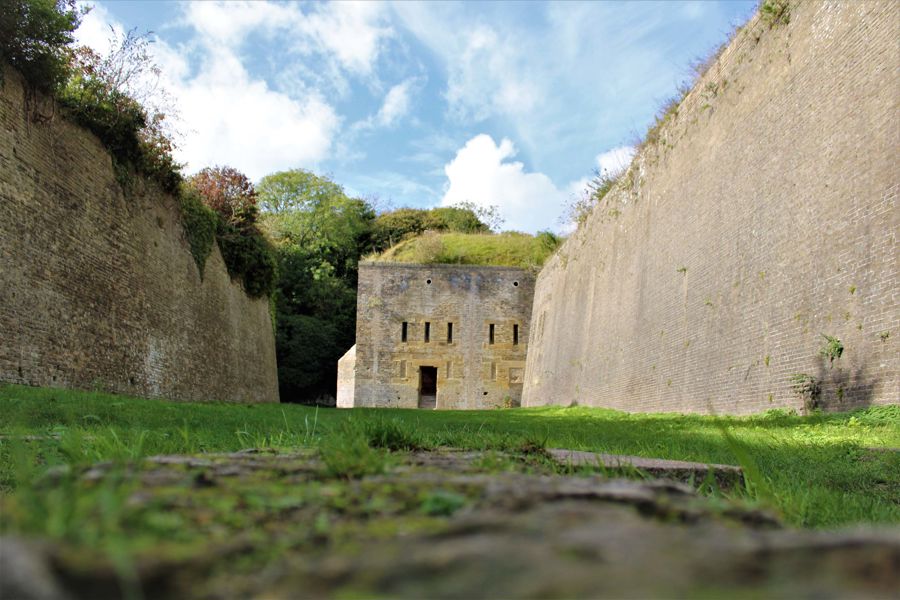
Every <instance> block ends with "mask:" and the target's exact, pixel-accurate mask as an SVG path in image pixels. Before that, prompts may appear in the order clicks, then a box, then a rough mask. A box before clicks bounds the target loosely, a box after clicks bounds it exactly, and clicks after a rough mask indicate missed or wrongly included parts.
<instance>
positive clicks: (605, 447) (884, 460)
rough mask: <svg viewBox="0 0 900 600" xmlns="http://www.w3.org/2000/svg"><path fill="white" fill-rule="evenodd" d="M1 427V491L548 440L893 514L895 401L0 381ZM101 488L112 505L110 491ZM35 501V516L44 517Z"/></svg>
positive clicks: (898, 469)
mask: <svg viewBox="0 0 900 600" xmlns="http://www.w3.org/2000/svg"><path fill="white" fill-rule="evenodd" d="M0 434H2V438H0V501H5V500H6V499H8V498H9V495H10V494H16V493H18V494H22V493H26V492H27V490H24V488H26V487H27V486H28V485H30V482H34V481H39V480H41V478H42V476H43V473H44V471H45V470H46V469H47V468H52V467H57V468H56V471H57V472H58V471H59V468H60V467H62V468H63V472H65V466H67V465H68V466H78V465H81V466H83V465H87V464H91V463H95V462H98V461H104V460H113V461H118V462H127V461H130V460H134V459H136V458H140V457H142V456H149V455H155V454H167V453H198V452H212V451H215V452H220V451H235V450H239V449H243V448H247V447H274V448H318V449H319V450H320V453H321V456H322V459H323V462H324V463H325V465H326V468H327V469H329V473H330V475H331V476H333V477H336V478H353V477H358V476H360V475H364V474H369V473H378V472H381V471H383V470H384V469H386V468H388V467H389V463H390V454H391V453H392V452H404V451H408V450H411V449H418V448H431V447H439V446H453V447H459V448H468V449H483V450H506V451H514V452H519V453H525V454H527V453H532V454H533V453H534V452H535V449H539V448H538V447H560V448H570V449H577V450H589V451H602V452H609V453H621V454H633V455H639V456H647V457H658V458H670V459H680V460H692V461H700V462H714V463H726V464H729V463H730V464H742V465H743V466H744V468H745V472H746V473H748V475H749V477H750V480H751V481H750V482H749V485H748V487H747V489H746V490H744V491H743V492H742V494H743V495H744V499H746V500H749V501H751V502H759V503H761V504H763V505H765V506H768V507H770V508H773V509H774V510H776V511H777V512H779V513H780V514H781V515H782V517H783V518H784V519H785V520H786V521H787V522H789V523H791V524H794V525H798V526H804V527H833V526H839V525H848V524H854V523H866V522H868V523H900V453H898V452H896V451H892V450H886V451H885V450H873V448H875V449H877V448H898V447H900V407H898V406H886V407H876V408H870V409H866V410H862V411H857V412H854V413H844V414H814V415H811V416H803V417H801V416H794V415H790V414H787V413H785V412H783V411H770V412H768V413H766V414H763V415H758V416H753V417H743V418H737V417H706V416H688V415H678V414H644V415H632V414H626V413H620V412H616V411H612V410H605V409H592V408H582V407H577V408H554V407H546V408H533V409H511V410H493V411H428V412H425V411H416V410H390V411H387V410H376V409H354V410H352V411H339V410H334V409H315V408H310V407H304V406H296V405H235V404H222V403H175V402H166V401H160V400H144V399H137V398H128V397H124V396H114V395H109V394H103V393H97V392H76V391H67V390H58V389H43V388H27V387H20V386H0ZM488 462H490V461H485V468H486V469H487V470H490V469H489V466H490V465H489V464H488ZM499 462H500V463H502V461H499ZM66 493H67V492H66V489H65V486H64V485H62V484H61V485H60V486H57V487H55V488H53V491H52V493H49V494H48V493H44V494H43V499H42V500H41V502H43V503H44V504H46V503H47V502H56V503H57V504H59V505H60V506H62V505H65V504H66V503H67V501H66ZM51 496H53V498H51ZM57 496H58V498H57ZM54 498H55V499H54ZM107 498H108V499H107V500H106V501H107V502H114V500H112V499H109V498H113V496H112V495H110V494H107ZM69 504H71V510H69V509H68V508H67V509H66V510H67V511H69V512H71V511H81V512H80V513H79V514H81V515H82V517H84V515H86V514H90V512H91V510H96V507H93V508H92V507H91V506H82V505H80V504H78V503H69ZM51 509H52V507H51V508H47V509H46V511H47V512H48V513H52V512H53V510H51ZM35 511H36V512H35V514H34V515H32V517H33V518H34V519H36V520H41V519H43V520H45V521H46V515H44V516H41V514H39V511H38V509H37V508H35ZM69 512H67V513H65V514H68V515H69V516H65V514H64V515H63V516H62V517H58V518H57V520H59V519H62V521H64V522H62V523H55V524H53V525H52V526H53V527H55V528H56V530H55V531H57V532H59V531H65V530H66V526H65V522H69V521H66V519H69V520H70V521H71V522H73V523H74V522H78V515H77V514H69ZM32 517H27V518H32ZM2 521H3V519H2V517H0V524H2ZM98 523H100V524H98V525H96V526H97V527H100V526H102V522H98ZM3 526H4V528H6V527H8V524H3ZM42 526H43V525H42ZM46 526H47V527H50V526H51V525H50V524H46ZM88 534H89V532H88V533H84V534H83V535H88ZM79 535H82V534H79Z"/></svg>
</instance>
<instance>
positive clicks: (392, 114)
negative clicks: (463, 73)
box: [377, 80, 410, 126]
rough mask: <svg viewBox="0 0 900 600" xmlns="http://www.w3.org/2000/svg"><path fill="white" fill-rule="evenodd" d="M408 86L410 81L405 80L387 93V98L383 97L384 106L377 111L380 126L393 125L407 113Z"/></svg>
mask: <svg viewBox="0 0 900 600" xmlns="http://www.w3.org/2000/svg"><path fill="white" fill-rule="evenodd" d="M409 86H410V80H406V81H404V82H403V83H399V84H397V85H395V86H394V87H392V88H391V89H390V91H388V93H387V96H385V97H384V104H382V105H381V109H380V110H379V111H378V117H377V120H378V123H379V124H380V125H383V126H390V125H393V124H394V123H395V122H397V120H398V119H399V118H401V117H403V116H404V115H406V113H407V112H409V95H410V94H409Z"/></svg>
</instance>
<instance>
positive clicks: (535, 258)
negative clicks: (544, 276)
mask: <svg viewBox="0 0 900 600" xmlns="http://www.w3.org/2000/svg"><path fill="white" fill-rule="evenodd" d="M559 243H560V239H559V238H557V237H556V236H554V235H552V234H549V233H546V232H545V233H540V234H538V235H537V236H531V235H528V234H525V233H516V232H507V233H498V234H475V233H429V234H425V235H422V236H419V237H415V238H412V239H409V240H406V241H403V242H400V243H399V244H397V245H395V246H393V247H392V248H389V249H388V250H385V251H384V252H383V253H381V254H378V255H374V256H370V257H368V258H369V259H370V260H375V261H379V262H400V263H421V264H462V265H496V266H504V267H521V268H537V267H540V266H541V265H542V264H544V261H545V260H547V258H548V257H549V256H550V255H551V254H552V253H553V251H554V250H555V249H556V247H557V246H558V245H559Z"/></svg>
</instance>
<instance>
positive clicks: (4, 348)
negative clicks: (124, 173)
mask: <svg viewBox="0 0 900 600" xmlns="http://www.w3.org/2000/svg"><path fill="white" fill-rule="evenodd" d="M35 117H36V119H35ZM0 382H10V383H18V384H25V385H41V386H53V387H67V388H85V389H91V388H96V389H102V390H106V391H111V392H118V393H126V394H133V395H138V396H148V397H163V398H170V399H179V400H227V401H241V402H277V401H278V384H277V375H276V369H275V343H274V335H273V329H272V322H271V320H270V317H269V310H268V302H267V301H266V300H265V299H259V300H253V299H250V298H248V297H247V296H246V295H245V294H244V292H243V289H242V288H241V286H240V284H239V283H237V282H232V281H231V280H230V279H229V277H228V274H227V272H226V269H225V264H224V262H223V261H222V257H221V255H220V253H219V250H218V248H216V247H214V248H213V252H212V254H211V255H210V257H209V259H208V261H207V264H206V269H205V273H204V276H203V277H202V278H201V276H200V272H199V270H198V268H197V265H196V264H195V262H194V259H193V257H192V256H191V253H190V249H189V247H188V244H187V241H186V239H185V236H184V232H183V230H182V227H181V221H180V213H179V208H178V206H177V204H176V200H175V199H174V198H172V197H171V196H168V195H166V194H164V193H161V192H160V191H159V190H158V189H157V188H156V187H155V186H154V185H153V184H151V183H148V182H145V181H141V180H138V181H136V182H135V185H134V189H133V190H131V191H130V192H129V193H128V194H124V193H123V191H122V188H121V186H120V185H119V184H118V183H117V181H116V178H115V176H114V172H113V168H112V163H111V159H110V156H109V154H108V153H107V151H106V150H105V149H104V147H103V146H102V145H101V144H100V142H99V141H98V140H97V139H96V138H95V137H94V136H93V135H92V134H91V133H89V132H88V131H86V130H84V129H82V128H80V127H78V126H75V125H73V124H71V123H68V122H66V121H65V119H64V118H63V117H62V115H61V114H59V112H58V110H57V109H56V108H55V107H54V106H53V104H52V103H50V102H48V101H47V100H46V99H41V98H32V99H31V102H30V103H29V106H26V95H25V91H24V89H23V86H22V80H21V77H20V76H19V75H18V74H17V73H16V72H14V71H13V70H12V69H9V68H6V70H5V84H4V85H3V88H2V89H0Z"/></svg>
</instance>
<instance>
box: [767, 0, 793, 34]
mask: <svg viewBox="0 0 900 600" xmlns="http://www.w3.org/2000/svg"><path fill="white" fill-rule="evenodd" d="M759 13H760V15H761V17H762V20H763V22H765V23H766V24H768V26H769V27H770V28H772V27H775V26H776V25H787V24H788V23H790V22H791V7H790V3H789V2H788V0H764V1H763V3H762V5H761V6H760V7H759Z"/></svg>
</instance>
